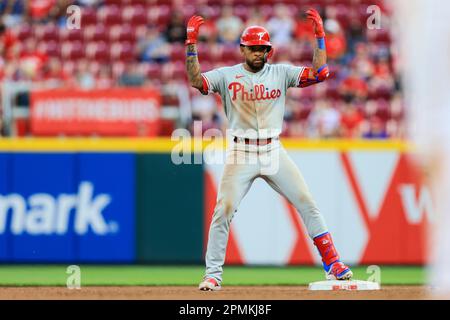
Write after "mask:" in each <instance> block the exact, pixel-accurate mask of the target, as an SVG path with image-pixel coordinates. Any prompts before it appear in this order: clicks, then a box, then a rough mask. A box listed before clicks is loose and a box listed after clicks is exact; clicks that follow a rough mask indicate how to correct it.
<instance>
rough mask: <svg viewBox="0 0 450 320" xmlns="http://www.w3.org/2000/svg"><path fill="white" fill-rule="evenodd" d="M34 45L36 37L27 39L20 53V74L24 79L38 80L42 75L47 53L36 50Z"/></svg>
mask: <svg viewBox="0 0 450 320" xmlns="http://www.w3.org/2000/svg"><path fill="white" fill-rule="evenodd" d="M36 45H37V40H36V39H34V38H29V39H27V40H26V41H25V44H24V49H23V51H22V53H21V54H20V58H19V66H20V74H21V76H22V77H23V79H24V80H39V79H40V77H41V76H42V70H43V67H44V64H45V63H46V62H47V59H48V57H47V55H46V54H45V53H43V52H40V51H38V50H37V49H36Z"/></svg>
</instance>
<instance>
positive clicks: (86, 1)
mask: <svg viewBox="0 0 450 320" xmlns="http://www.w3.org/2000/svg"><path fill="white" fill-rule="evenodd" d="M102 2H103V0H76V1H75V3H74V4H75V5H78V6H82V7H94V6H95V7H96V6H99V5H100V4H101V3H102Z"/></svg>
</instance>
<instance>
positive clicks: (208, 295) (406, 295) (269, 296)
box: [0, 286, 437, 300]
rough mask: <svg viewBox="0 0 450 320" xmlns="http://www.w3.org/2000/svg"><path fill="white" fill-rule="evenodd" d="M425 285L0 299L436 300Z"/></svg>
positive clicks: (34, 294)
mask: <svg viewBox="0 0 450 320" xmlns="http://www.w3.org/2000/svg"><path fill="white" fill-rule="evenodd" d="M432 293H433V290H431V289H430V288H429V287H426V286H384V287H382V288H381V290H376V291H320V292H319V291H310V290H308V288H307V287H305V286H227V287H224V288H222V290H220V291H214V292H203V291H199V290H198V289H197V288H196V287H190V286H189V287H187V286H123V287H117V286H108V287H82V288H81V289H71V290H70V289H67V288H65V287H0V299H2V300H5V299H6V300H9V299H14V300H15V299H25V300H28V299H32V300H39V299H49V300H61V299H62V300H72V299H87V300H92V299H95V300H99V299H112V300H115V299H118V300H141V299H145V300H318V299H319V300H322V299H337V300H341V299H344V300H347V299H350V300H360V299H381V300H385V299H387V300H393V299H396V300H408V299H415V300H416V299H436V298H437V297H436V296H434V295H432Z"/></svg>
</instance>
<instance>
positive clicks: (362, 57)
mask: <svg viewBox="0 0 450 320" xmlns="http://www.w3.org/2000/svg"><path fill="white" fill-rule="evenodd" d="M350 65H351V67H352V68H353V69H354V70H355V71H356V73H358V74H360V75H361V77H362V78H363V79H365V80H368V79H369V78H370V77H371V76H372V75H373V73H374V67H375V66H374V61H373V59H372V57H371V55H370V53H369V49H368V46H367V44H365V43H357V44H356V45H355V56H354V57H353V59H352V61H351V63H350Z"/></svg>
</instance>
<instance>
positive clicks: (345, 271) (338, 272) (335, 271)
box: [325, 261, 353, 280]
mask: <svg viewBox="0 0 450 320" xmlns="http://www.w3.org/2000/svg"><path fill="white" fill-rule="evenodd" d="M325 277H326V279H327V280H350V279H351V278H352V277H353V272H352V270H350V268H349V267H347V266H346V265H345V264H343V263H342V262H340V261H336V262H335V263H333V264H332V265H331V266H330V267H329V269H328V271H327V270H325Z"/></svg>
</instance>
